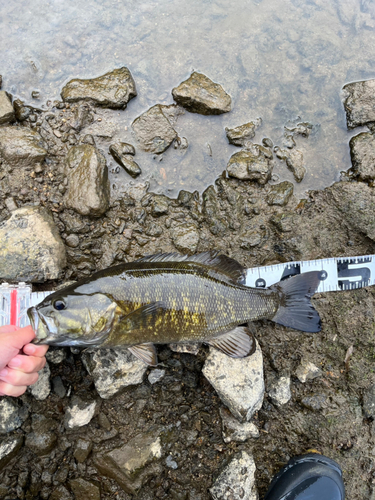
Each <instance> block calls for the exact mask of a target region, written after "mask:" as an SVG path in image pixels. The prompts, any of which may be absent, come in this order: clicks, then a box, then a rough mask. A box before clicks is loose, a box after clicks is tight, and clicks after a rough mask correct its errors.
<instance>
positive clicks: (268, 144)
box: [262, 137, 273, 148]
mask: <svg viewBox="0 0 375 500" xmlns="http://www.w3.org/2000/svg"><path fill="white" fill-rule="evenodd" d="M262 144H263V146H264V147H265V148H273V142H272V141H271V139H269V138H268V137H264V139H262Z"/></svg>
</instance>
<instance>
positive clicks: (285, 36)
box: [0, 0, 375, 195]
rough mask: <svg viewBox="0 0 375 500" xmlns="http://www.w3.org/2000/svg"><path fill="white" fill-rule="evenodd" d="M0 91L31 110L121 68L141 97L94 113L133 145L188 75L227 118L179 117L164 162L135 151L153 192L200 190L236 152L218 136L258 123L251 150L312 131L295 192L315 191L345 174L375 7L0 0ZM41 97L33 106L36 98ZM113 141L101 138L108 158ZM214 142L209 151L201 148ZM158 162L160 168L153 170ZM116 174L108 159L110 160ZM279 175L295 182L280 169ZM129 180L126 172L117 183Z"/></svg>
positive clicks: (301, 0)
mask: <svg viewBox="0 0 375 500" xmlns="http://www.w3.org/2000/svg"><path fill="white" fill-rule="evenodd" d="M1 4H2V5H1V15H2V23H1V26H2V35H3V36H2V37H1V40H0V46H1V49H2V73H3V82H4V83H3V88H4V89H6V90H8V91H10V92H11V93H13V94H14V95H17V96H19V97H20V98H21V99H24V100H25V101H27V102H28V103H31V102H33V103H34V104H37V105H42V104H43V103H45V102H46V101H47V100H48V99H50V98H52V99H53V98H56V97H58V95H59V91H60V90H61V88H62V86H63V85H64V83H65V82H66V81H68V80H69V79H71V78H74V77H82V78H84V77H93V76H99V75H100V74H103V73H105V72H107V71H109V70H111V69H113V68H115V67H120V66H127V67H128V68H129V69H130V70H131V72H132V74H133V77H134V79H135V81H136V85H137V89H138V97H137V98H136V99H133V100H132V101H131V102H130V104H129V106H128V109H127V110H126V111H124V112H117V111H111V112H108V111H99V112H98V115H100V114H103V118H105V119H106V120H107V121H108V120H109V121H111V122H112V123H113V139H116V140H118V139H119V140H124V141H126V142H133V143H134V138H133V137H132V136H131V132H130V124H131V122H132V121H133V119H134V118H135V117H136V116H138V115H139V114H140V113H142V112H143V111H145V110H146V109H147V108H148V107H150V106H152V105H154V104H155V103H162V104H170V103H172V102H173V99H172V96H171V90H172V88H173V87H174V86H177V85H178V84H179V83H180V82H181V81H182V80H184V79H185V78H187V77H188V76H189V74H190V73H191V71H193V70H197V71H200V72H202V73H205V74H206V75H207V76H209V77H210V78H211V79H212V80H214V81H216V82H219V83H220V84H222V86H223V87H224V89H225V90H226V91H227V92H228V93H230V94H231V96H232V98H233V111H232V112H231V113H229V114H225V115H221V116H215V117H206V116H200V115H195V114H194V115H193V114H190V113H186V114H185V115H184V116H182V117H180V118H179V120H178V122H177V126H176V129H177V131H178V132H179V134H180V136H181V137H186V138H187V140H188V142H189V147H188V149H187V150H179V149H173V148H170V149H169V150H168V151H167V152H166V153H164V154H163V157H162V159H161V158H160V157H158V158H153V156H152V155H149V154H146V153H142V152H141V151H140V149H139V148H138V149H137V156H136V158H135V159H136V161H137V163H138V164H139V165H140V166H141V168H142V170H143V172H144V174H143V176H142V178H141V181H145V180H147V181H149V182H150V186H151V189H153V190H155V191H157V192H166V193H168V194H170V195H175V194H176V193H177V192H178V191H179V190H180V189H186V190H190V191H193V190H195V189H198V190H200V191H202V190H203V189H204V188H205V187H206V186H207V185H208V184H210V183H212V182H213V180H214V179H215V178H216V176H217V175H219V174H220V173H221V172H222V171H223V170H224V169H225V167H226V164H227V161H228V159H229V157H230V155H231V154H233V152H235V151H237V150H238V148H236V147H234V146H231V145H229V144H228V143H227V139H226V137H225V131H224V128H225V127H226V126H228V127H234V126H237V125H240V124H242V123H245V122H247V121H249V120H252V119H255V118H257V117H259V116H260V117H262V119H263V126H262V127H261V128H260V129H259V130H258V131H257V134H256V136H255V138H254V141H256V142H258V143H261V140H262V138H264V137H269V138H271V139H272V141H273V143H274V144H277V145H280V146H282V141H283V134H284V125H285V123H287V122H291V123H296V122H297V121H307V122H310V123H311V124H312V125H313V131H312V134H311V135H310V137H309V138H308V139H304V138H302V137H298V139H297V148H298V149H300V150H301V151H302V152H303V155H304V159H305V164H306V168H307V175H306V177H305V179H304V180H303V181H302V183H301V184H299V185H297V186H296V192H297V193H298V194H300V195H303V193H304V191H305V190H306V189H308V188H322V187H324V186H326V185H328V184H330V183H332V182H333V181H334V180H337V179H338V176H339V172H340V171H341V170H346V169H347V168H349V166H350V157H349V152H348V141H349V138H350V135H353V134H354V133H353V132H352V133H350V134H348V132H347V130H346V124H345V116H344V111H343V107H342V104H341V100H340V89H341V88H342V86H343V85H344V84H345V83H346V82H348V81H353V80H361V79H366V78H373V77H374V76H375V74H374V73H375V72H374V70H373V68H374V58H375V56H374V53H373V47H374V42H375V33H374V30H375V3H374V2H373V1H370V0H332V1H330V2H327V1H326V0H315V1H313V0H264V1H250V0H238V1H236V2H227V1H225V2H224V1H220V0H216V1H202V0H191V1H190V2H188V3H187V2H184V1H182V0H158V1H152V0H151V1H150V0H149V1H147V2H146V1H139V0H137V1H135V0H131V1H127V2H126V4H124V2H123V0H100V1H99V0H98V1H95V0H81V1H80V2H75V1H73V0H64V1H61V0H50V1H47V0H33V1H31V0H18V1H17V2H15V1H13V2H5V1H4V0H1ZM33 90H38V91H39V92H40V98H39V99H38V100H35V99H32V98H31V92H32V91H33ZM110 142H111V140H110V139H109V138H102V139H101V140H100V147H101V148H102V149H103V150H105V151H106V152H108V146H109V144H110ZM207 144H208V145H209V147H208V146H207ZM160 160H161V161H160ZM108 161H109V162H110V163H111V166H114V162H113V160H112V159H111V157H110V156H108ZM275 173H276V174H277V175H278V176H279V178H280V179H281V180H282V179H287V180H293V177H292V174H291V173H290V172H289V171H288V170H287V168H286V166H285V164H284V163H283V162H279V163H278V164H277V166H276V168H275ZM123 176H126V174H123Z"/></svg>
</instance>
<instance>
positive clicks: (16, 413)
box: [0, 398, 27, 434]
mask: <svg viewBox="0 0 375 500" xmlns="http://www.w3.org/2000/svg"><path fill="white" fill-rule="evenodd" d="M26 416H27V415H25V414H24V412H23V411H22V409H21V408H20V407H19V406H18V404H17V402H16V400H14V399H11V398H2V399H1V400H0V434H8V432H12V431H14V430H15V429H18V428H19V427H21V425H22V424H23V421H24V420H25V418H26Z"/></svg>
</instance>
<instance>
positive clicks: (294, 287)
mask: <svg viewBox="0 0 375 500" xmlns="http://www.w3.org/2000/svg"><path fill="white" fill-rule="evenodd" d="M320 274H321V273H320V271H312V272H310V273H302V274H299V275H297V276H293V277H292V278H288V279H286V280H285V281H280V282H279V283H276V284H275V285H272V286H271V289H274V290H277V291H278V292H279V293H280V295H281V300H280V307H279V309H278V310H277V313H276V314H275V316H274V317H273V318H272V321H274V322H275V323H279V324H280V325H284V326H288V327H290V328H294V329H295V330H302V331H303V332H311V333H314V332H320V330H321V321H320V316H319V313H318V312H317V311H316V309H314V307H313V305H312V304H311V302H310V298H311V297H312V296H313V295H314V293H315V292H316V290H317V288H318V286H319V282H320Z"/></svg>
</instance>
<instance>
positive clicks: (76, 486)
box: [69, 477, 101, 500]
mask: <svg viewBox="0 0 375 500" xmlns="http://www.w3.org/2000/svg"><path fill="white" fill-rule="evenodd" d="M69 486H70V489H71V490H72V492H73V493H74V495H75V498H80V499H82V500H83V499H84V500H100V498H101V496H100V488H99V487H98V486H96V484H94V483H92V482H91V481H85V480H84V479H82V478H81V477H79V478H77V479H72V480H71V481H69Z"/></svg>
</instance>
